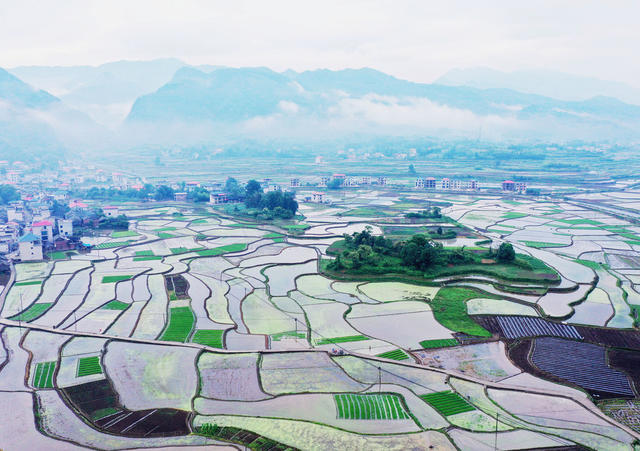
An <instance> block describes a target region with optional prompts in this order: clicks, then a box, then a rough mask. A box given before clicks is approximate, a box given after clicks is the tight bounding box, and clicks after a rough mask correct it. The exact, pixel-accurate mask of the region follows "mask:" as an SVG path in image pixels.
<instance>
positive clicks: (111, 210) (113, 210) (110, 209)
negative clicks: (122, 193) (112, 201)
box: [102, 205, 119, 218]
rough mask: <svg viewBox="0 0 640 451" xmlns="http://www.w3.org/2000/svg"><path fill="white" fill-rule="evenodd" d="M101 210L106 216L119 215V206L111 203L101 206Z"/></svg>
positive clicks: (113, 216)
mask: <svg viewBox="0 0 640 451" xmlns="http://www.w3.org/2000/svg"><path fill="white" fill-rule="evenodd" d="M102 211H103V212H104V215H105V216H106V217H107V218H115V217H118V216H119V214H118V213H119V208H118V207H116V206H113V205H107V206H106V207H103V208H102Z"/></svg>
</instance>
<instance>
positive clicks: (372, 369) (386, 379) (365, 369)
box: [333, 356, 449, 395]
mask: <svg viewBox="0 0 640 451" xmlns="http://www.w3.org/2000/svg"><path fill="white" fill-rule="evenodd" d="M333 361H334V362H335V363H336V364H338V365H339V366H340V367H341V368H342V369H343V370H344V371H345V372H346V373H347V374H348V375H349V376H350V377H352V378H353V379H354V380H356V381H358V382H361V383H363V384H378V381H379V377H380V376H381V377H382V383H383V384H394V385H400V386H402V387H405V388H407V389H409V390H411V391H413V392H414V393H416V394H418V395H421V394H424V393H428V392H432V391H444V390H449V386H448V385H447V384H446V383H445V381H446V376H445V375H444V374H441V373H437V372H435V371H430V370H427V369H421V368H414V367H407V366H401V365H394V364H391V363H386V362H385V363H381V362H379V361H375V362H373V361H370V360H367V359H362V358H358V357H354V356H341V357H334V358H333ZM378 367H380V368H381V370H382V371H380V372H378Z"/></svg>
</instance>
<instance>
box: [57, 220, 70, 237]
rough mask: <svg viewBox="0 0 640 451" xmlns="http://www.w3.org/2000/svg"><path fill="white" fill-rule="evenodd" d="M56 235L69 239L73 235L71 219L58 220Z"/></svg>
mask: <svg viewBox="0 0 640 451" xmlns="http://www.w3.org/2000/svg"><path fill="white" fill-rule="evenodd" d="M58 235H60V236H61V237H64V238H70V237H71V236H72V235H73V221H72V220H71V219H58Z"/></svg>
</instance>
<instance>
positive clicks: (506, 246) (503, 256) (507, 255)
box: [496, 243, 516, 262]
mask: <svg viewBox="0 0 640 451" xmlns="http://www.w3.org/2000/svg"><path fill="white" fill-rule="evenodd" d="M496 257H497V259H498V261H500V262H512V261H514V260H515V259H516V252H515V251H514V250H513V246H512V245H511V243H502V244H501V245H500V247H499V248H498V253H497V254H496Z"/></svg>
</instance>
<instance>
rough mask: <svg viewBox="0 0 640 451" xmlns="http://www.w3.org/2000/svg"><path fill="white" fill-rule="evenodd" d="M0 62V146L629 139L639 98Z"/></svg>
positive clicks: (544, 89)
mask: <svg viewBox="0 0 640 451" xmlns="http://www.w3.org/2000/svg"><path fill="white" fill-rule="evenodd" d="M9 72H11V73H9ZM9 72H8V71H5V70H1V69H0V150H1V149H3V148H4V149H14V150H15V149H20V148H21V147H25V148H28V149H32V150H33V151H34V152H39V151H42V150H43V149H44V148H49V149H54V148H55V149H58V148H73V149H91V148H98V147H102V148H105V147H106V146H120V147H127V146H130V145H147V144H149V145H151V144H153V145H189V144H193V143H200V144H202V143H207V142H216V141H217V140H220V139H223V138H225V137H251V138H252V139H253V138H261V137H274V136H278V137H282V136H286V137H291V138H292V139H294V140H313V139H315V138H318V137H321V138H323V139H326V137H328V136H331V137H336V138H339V137H340V136H353V135H356V134H358V135H368V136H378V135H379V136H382V135H384V136H417V135H421V136H433V137H439V136H442V137H465V138H470V137H471V138H474V139H489V140H504V139H509V140H531V139H536V140H564V139H585V140H613V141H626V140H637V139H638V138H640V127H639V126H638V125H640V106H637V105H634V104H633V103H625V102H623V101H621V100H618V99H617V98H614V97H612V96H610V95H605V94H612V93H617V94H618V97H624V98H626V99H632V98H633V96H634V95H635V94H634V89H633V88H632V87H630V86H626V85H622V84H619V83H614V82H605V81H599V80H594V79H585V78H584V77H577V78H579V79H585V80H587V81H588V82H586V81H585V82H584V83H582V84H580V86H579V87H575V86H578V85H579V83H578V82H577V81H575V78H574V79H571V76H564V75H562V76H558V75H557V74H555V73H551V72H545V73H540V74H538V75H535V74H530V73H527V74H521V73H518V74H506V75H505V74H504V73H497V72H496V71H488V70H480V71H478V70H467V71H460V70H459V71H452V72H449V73H448V74H446V75H445V76H443V77H441V78H440V79H439V80H437V82H436V83H432V84H428V83H415V82H411V81H408V80H402V79H399V78H396V77H393V76H391V75H388V74H385V73H383V72H380V71H377V70H374V69H369V68H363V69H344V70H337V71H333V70H326V69H320V70H312V71H305V72H295V71H292V70H287V71H284V72H276V71H273V70H271V69H268V68H264V67H244V68H228V67H221V66H189V65H187V64H185V63H184V62H182V61H180V60H177V59H162V60H153V61H140V62H138V61H120V62H114V63H107V64H103V65H101V66H96V67H93V66H73V67H39V66H31V67H17V68H13V69H10V70H9ZM501 74H502V75H501ZM527 77H528V78H527ZM518 80H520V82H518ZM527 80H528V81H527ZM553 80H556V81H555V82H554V81H553ZM571 80H573V83H572V82H571ZM536 81H537V82H536ZM519 83H520V84H519ZM522 83H524V84H522ZM521 84H522V86H521ZM571 84H573V85H575V86H574V89H573V90H571V89H569V88H568V87H567V85H571ZM514 88H518V89H514ZM554 89H555V91H554ZM544 93H553V94H554V96H550V95H542V94H544ZM592 94H593V95H592ZM3 153H6V152H3Z"/></svg>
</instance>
